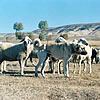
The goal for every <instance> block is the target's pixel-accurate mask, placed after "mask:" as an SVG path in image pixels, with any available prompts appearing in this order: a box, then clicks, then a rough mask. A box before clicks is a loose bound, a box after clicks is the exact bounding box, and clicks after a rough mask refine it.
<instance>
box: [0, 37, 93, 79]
mask: <svg viewBox="0 0 100 100" xmlns="http://www.w3.org/2000/svg"><path fill="white" fill-rule="evenodd" d="M92 49H93V48H92V47H90V46H89V44H88V42H87V40H86V39H84V38H81V39H79V40H76V39H74V40H73V41H72V42H71V43H69V44H68V43H67V41H66V40H65V39H64V38H62V37H59V38H57V39H56V40H55V43H53V44H42V43H41V41H40V39H35V40H34V41H32V40H31V39H30V38H29V37H28V36H26V37H25V38H24V39H23V40H22V41H21V42H20V43H17V44H13V43H4V42H0V64H2V65H1V73H2V72H3V71H6V65H5V64H6V61H18V62H19V64H20V73H21V75H23V74H24V66H25V65H26V64H27V60H28V58H30V59H31V62H32V58H38V59H39V62H38V64H37V65H36V66H35V76H36V77H37V76H38V68H39V66H42V68H41V74H42V76H43V77H45V75H44V71H45V67H46V66H47V64H48V62H49V61H50V62H51V64H50V65H51V66H50V68H51V69H52V67H53V71H54V63H55V62H56V61H57V62H58V73H60V72H59V67H60V63H61V62H63V70H64V76H67V77H69V66H70V64H69V62H70V59H73V62H74V73H75V68H76V63H77V62H78V63H79V66H80V70H79V73H81V63H82V62H84V65H85V68H84V71H86V66H87V63H88V64H89V69H90V71H89V72H90V73H91V72H92V67H91V56H92Z"/></svg>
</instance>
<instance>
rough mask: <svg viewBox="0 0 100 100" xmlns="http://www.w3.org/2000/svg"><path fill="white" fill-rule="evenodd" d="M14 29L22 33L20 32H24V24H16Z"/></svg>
mask: <svg viewBox="0 0 100 100" xmlns="http://www.w3.org/2000/svg"><path fill="white" fill-rule="evenodd" d="M13 29H14V30H16V32H17V31H20V30H23V24H22V23H18V22H16V23H15V24H14V25H13Z"/></svg>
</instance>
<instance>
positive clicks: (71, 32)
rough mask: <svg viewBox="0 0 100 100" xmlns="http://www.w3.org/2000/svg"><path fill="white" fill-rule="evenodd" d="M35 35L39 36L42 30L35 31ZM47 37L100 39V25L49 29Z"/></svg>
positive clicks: (65, 26)
mask: <svg viewBox="0 0 100 100" xmlns="http://www.w3.org/2000/svg"><path fill="white" fill-rule="evenodd" d="M33 32H34V33H35V34H39V33H40V30H39V29H38V30H34V31H33ZM46 34H47V35H60V34H68V37H69V38H75V37H76V38H79V37H85V38H87V39H94V40H99V39H100V23H88V24H72V25H64V26H60V27H54V28H48V30H47V31H46Z"/></svg>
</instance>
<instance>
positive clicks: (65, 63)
mask: <svg viewBox="0 0 100 100" xmlns="http://www.w3.org/2000/svg"><path fill="white" fill-rule="evenodd" d="M64 76H67V77H69V68H68V59H67V60H64Z"/></svg>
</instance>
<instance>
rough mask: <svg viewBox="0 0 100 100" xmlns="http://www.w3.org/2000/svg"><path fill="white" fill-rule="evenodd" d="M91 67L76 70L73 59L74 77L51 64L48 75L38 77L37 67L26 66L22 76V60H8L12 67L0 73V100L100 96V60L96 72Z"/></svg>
mask: <svg viewBox="0 0 100 100" xmlns="http://www.w3.org/2000/svg"><path fill="white" fill-rule="evenodd" d="M28 65H30V66H31V63H28ZM88 67H89V66H87V72H83V71H82V74H78V70H79V68H78V66H77V69H76V73H75V74H73V64H72V63H70V68H69V69H70V78H66V77H64V75H63V73H62V74H60V75H58V74H57V73H56V74H52V73H49V71H48V70H49V68H48V67H47V68H46V71H45V79H44V78H42V76H41V74H40V72H39V77H38V78H36V77H35V76H34V67H25V69H24V73H25V74H24V75H23V76H21V75H20V74H19V70H20V69H19V64H18V63H17V62H8V64H7V70H8V71H7V72H5V73H4V74H1V75H0V100H100V64H93V65H92V68H93V72H92V74H89V73H88V72H89V68H88ZM40 68H41V67H40ZM39 71H40V69H39ZM56 72H57V68H56Z"/></svg>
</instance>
